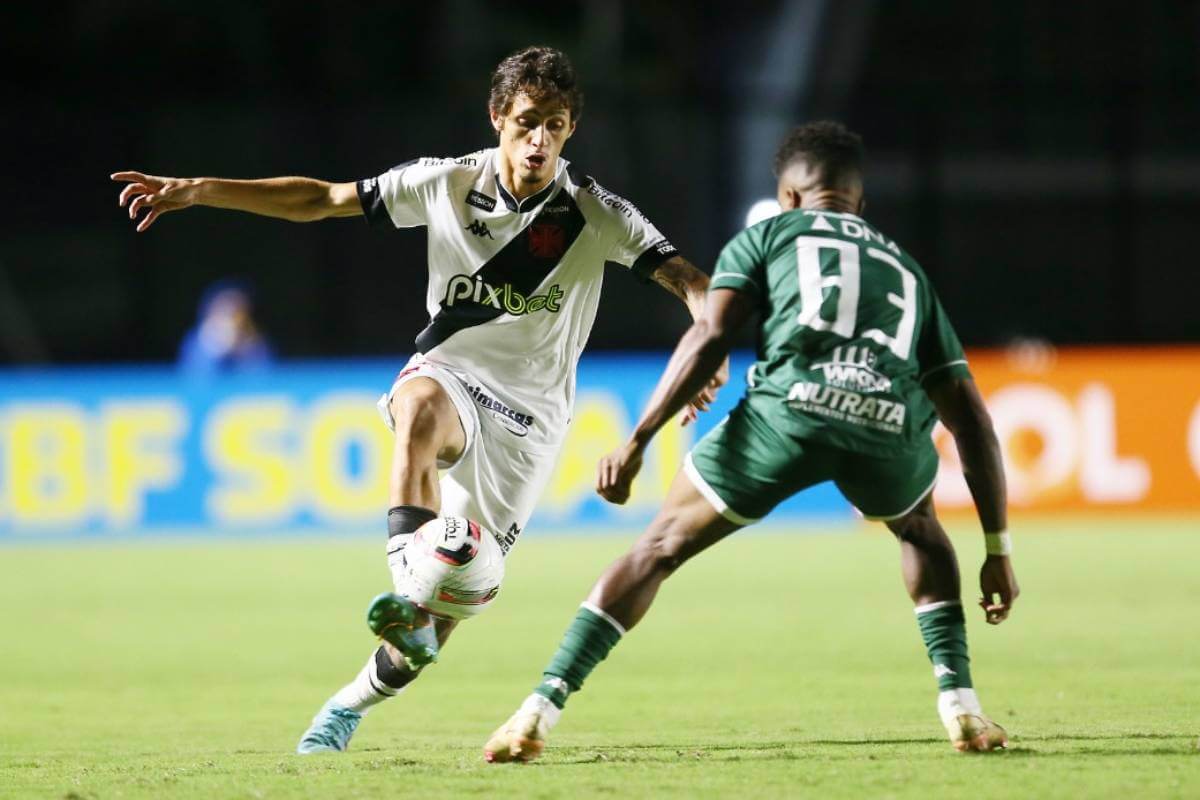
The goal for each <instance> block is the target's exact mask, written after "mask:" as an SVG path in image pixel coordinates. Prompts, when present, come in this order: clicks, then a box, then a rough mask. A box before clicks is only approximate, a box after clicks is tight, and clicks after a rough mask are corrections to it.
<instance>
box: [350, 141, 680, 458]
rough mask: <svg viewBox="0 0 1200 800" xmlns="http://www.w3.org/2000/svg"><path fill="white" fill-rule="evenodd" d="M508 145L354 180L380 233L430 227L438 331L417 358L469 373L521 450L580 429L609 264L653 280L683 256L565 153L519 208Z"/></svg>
mask: <svg viewBox="0 0 1200 800" xmlns="http://www.w3.org/2000/svg"><path fill="white" fill-rule="evenodd" d="M499 157H500V153H499V150H498V149H496V148H492V149H488V150H480V151H479V152H476V153H472V154H470V155H467V156H463V157H461V158H421V159H417V160H415V161H410V162H408V163H406V164H401V165H399V166H397V167H393V168H392V169H391V170H389V171H387V172H385V173H384V174H383V175H380V176H379V177H377V178H367V179H365V180H362V181H359V182H358V196H359V200H360V202H361V203H362V207H363V213H364V214H366V216H367V219H368V220H369V221H370V222H371V223H372V224H385V225H389V226H395V227H397V228H407V227H413V226H417V225H425V226H426V227H427V228H428V229H429V288H428V291H427V293H426V307H427V308H428V310H429V318H430V321H429V325H428V326H427V327H426V328H425V330H423V331H421V333H420V334H419V335H418V336H417V341H416V345H417V350H418V351H419V352H421V353H423V354H424V355H425V357H426V359H428V360H429V361H431V362H433V363H435V364H440V365H444V366H446V367H448V368H450V369H451V370H454V371H457V372H459V373H465V374H466V375H468V376H470V377H471V379H472V380H473V381H477V382H478V383H479V384H480V385H479V386H468V387H467V390H468V392H470V394H471V395H472V397H473V398H474V400H475V401H476V403H478V404H479V405H480V406H481V407H482V408H483V409H486V410H487V411H488V412H490V413H491V414H492V416H494V417H495V418H496V419H498V420H499V421H500V422H501V423H502V424H503V425H504V427H505V428H506V429H507V430H508V431H509V432H510V433H511V434H513V436H514V437H516V438H515V439H514V442H513V443H514V444H515V445H516V446H518V447H529V448H533V449H544V448H551V447H553V448H557V446H558V445H559V444H560V443H561V441H562V438H563V436H564V435H565V433H566V428H567V423H568V422H569V421H570V415H571V406H572V403H573V402H574V397H575V367H576V363H577V361H578V360H579V354H580V353H581V352H582V351H583V347H584V345H585V344H586V343H587V339H588V334H589V333H590V332H591V329H592V323H593V321H594V320H595V318H596V307H597V305H598V303H599V300H600V286H601V283H602V282H603V279H604V265H605V263H607V262H615V263H617V264H621V265H623V266H626V267H629V268H631V269H633V271H634V272H635V273H636V274H637V275H639V277H643V278H646V277H648V276H649V275H650V273H652V272H653V271H654V269H655V268H656V267H658V265H659V264H661V263H662V262H663V261H665V260H666V259H668V258H670V257H671V256H672V255H674V254H675V252H676V250H675V247H674V246H673V245H672V244H671V243H670V242H668V241H667V240H666V238H665V237H664V236H663V235H662V234H661V233H659V232H658V230H657V229H656V228H655V227H654V225H652V224H651V223H650V221H649V220H648V219H646V217H645V216H644V215H643V214H642V213H641V212H640V211H638V210H637V208H635V207H634V206H633V204H632V203H630V202H628V201H627V200H624V199H622V198H620V197H618V196H617V195H615V194H612V193H611V192H609V191H606V190H605V189H603V188H601V187H600V185H599V184H597V183H596V182H595V181H593V180H592V179H591V178H590V177H588V176H586V175H583V174H582V173H580V172H579V171H578V170H576V169H575V168H572V167H570V165H569V163H568V162H567V161H566V160H565V159H562V158H560V159H559V160H558V172H557V174H556V175H555V177H554V180H552V181H551V182H550V183H549V184H547V186H546V187H545V188H544V189H542V190H541V191H540V192H538V193H537V194H535V195H532V196H530V197H527V198H525V199H524V200H522V201H518V200H517V199H516V198H514V197H513V196H512V194H511V193H510V192H509V191H508V190H507V189H505V187H504V186H503V184H502V183H501V181H500V178H499V173H498V166H497V165H498V159H499Z"/></svg>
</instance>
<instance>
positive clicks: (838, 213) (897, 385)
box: [484, 122, 1019, 762]
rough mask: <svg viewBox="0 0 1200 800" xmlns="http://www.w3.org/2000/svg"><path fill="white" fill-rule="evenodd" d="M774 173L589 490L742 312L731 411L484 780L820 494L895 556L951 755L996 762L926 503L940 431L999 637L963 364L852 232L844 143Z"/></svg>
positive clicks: (495, 752) (786, 147)
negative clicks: (739, 550) (753, 219)
mask: <svg viewBox="0 0 1200 800" xmlns="http://www.w3.org/2000/svg"><path fill="white" fill-rule="evenodd" d="M775 170H776V175H777V176H778V179H779V183H778V196H779V203H780V205H781V207H782V209H783V211H782V213H781V214H779V215H778V216H776V217H774V218H772V219H769V220H767V221H765V222H762V223H759V224H758V225H755V226H753V227H751V228H748V229H746V230H745V231H743V232H742V233H740V234H739V235H738V236H736V237H734V239H733V240H732V241H730V242H729V244H728V245H726V247H725V249H724V250H723V251H722V253H721V256H720V258H719V259H718V261H717V266H716V269H715V271H714V274H713V279H712V283H711V285H710V290H709V297H708V302H707V307H706V309H705V313H704V315H703V317H701V318H700V319H699V321H697V322H696V323H695V324H694V325H693V326H692V327H691V329H690V330H688V332H687V333H686V334H685V335H684V337H683V339H682V340H681V341H680V343H679V346H678V347H677V348H676V350H675V353H674V355H673V356H672V357H671V360H670V363H669V364H668V365H667V369H666V371H665V373H664V374H663V377H662V379H661V380H660V382H659V384H658V387H657V389H656V390H655V392H654V395H653V396H652V397H651V399H650V402H649V405H648V407H647V408H646V411H645V413H644V414H643V415H642V418H641V420H640V421H639V422H638V425H637V427H636V428H635V430H634V432H633V435H632V437H631V438H630V440H629V441H628V443H626V444H625V445H624V446H623V447H621V448H619V449H618V450H616V451H615V452H613V453H611V454H610V455H608V456H606V457H605V458H604V459H602V460H601V462H600V465H599V469H598V476H597V491H598V492H599V493H600V495H601V496H603V497H604V498H605V499H607V500H609V501H611V502H614V503H624V502H625V501H626V500H627V499H628V497H629V490H630V484H631V482H632V481H633V478H634V476H636V475H637V472H638V469H639V468H640V466H641V463H642V454H643V453H644V452H645V449H646V446H647V445H648V443H649V442H650V440H651V438H652V437H653V436H654V434H655V433H656V432H657V431H658V430H659V429H660V428H661V427H662V426H663V425H664V424H666V422H667V421H668V420H670V419H671V417H672V416H673V415H674V414H676V413H677V412H678V411H679V410H681V409H682V408H683V407H684V405H685V404H686V402H687V400H688V399H689V398H691V397H693V396H694V395H695V394H696V392H698V391H699V390H700V389H701V388H702V387H703V386H704V385H705V382H706V381H707V380H708V379H709V377H710V376H712V375H713V373H714V372H715V371H716V370H717V368H718V366H719V365H720V364H721V362H722V359H724V358H725V355H726V353H728V351H729V349H730V347H731V345H732V342H733V336H734V334H735V333H736V331H737V330H738V329H739V328H740V327H741V326H742V325H743V324H744V323H745V322H746V321H747V320H748V319H749V318H750V317H751V315H752V314H753V313H754V312H755V311H758V312H759V313H760V315H761V320H762V321H761V323H760V330H759V347H758V354H757V356H758V357H757V362H756V363H755V364H754V367H753V368H752V370H751V373H750V376H749V379H748V382H749V388H748V390H747V392H746V395H745V397H744V398H742V400H741V402H740V403H739V404H738V406H737V407H736V408H735V409H734V410H733V411H732V412H731V413H730V415H729V417H728V418H727V419H726V420H725V421H724V422H723V423H721V424H720V425H718V426H717V427H716V428H714V429H713V430H712V431H710V432H709V433H708V434H707V435H706V436H705V437H704V438H702V439H701V440H700V441H699V442H698V443H697V444H696V446H695V448H694V449H693V450H692V452H691V453H690V454H689V455H688V457H687V460H686V462H685V464H684V467H683V469H682V470H681V471H680V473H679V474H678V475H677V476H676V478H675V482H674V484H673V485H672V487H671V490H670V492H669V493H668V496H667V499H666V502H665V504H664V506H663V509H662V510H661V511H660V512H659V514H658V516H657V517H656V518H655V519H654V521H653V522H652V523H651V524H650V527H649V528H648V529H647V530H646V532H645V533H644V534H643V535H642V536H641V537H640V538H639V539H638V540H637V542H636V543H635V544H634V545H633V547H632V548H631V549H630V550H629V552H628V553H626V554H625V555H624V556H622V557H621V558H619V559H617V561H615V562H614V563H613V564H612V565H611V566H610V567H609V568H608V569H607V570H606V571H605V572H604V574H603V575H601V576H600V580H599V581H597V583H596V585H595V587H594V588H593V589H592V592H591V594H590V595H589V596H588V599H587V600H586V601H585V602H584V603H583V605H582V607H581V608H580V610H579V613H578V615H577V616H576V618H575V620H574V622H573V623H572V624H571V626H570V627H569V628H568V630H567V632H566V635H565V636H564V637H563V640H562V643H561V644H560V645H559V648H558V651H557V652H556V653H555V655H554V657H553V659H552V660H551V661H550V664H549V666H547V667H546V669H545V672H544V674H543V680H542V682H541V684H540V685H538V686H537V688H536V689H535V690H534V692H533V694H531V695H530V696H529V697H528V698H527V699H526V700H525V702H524V703H523V704H522V705H521V707H520V708H519V709H518V710H517V712H516V713H515V714H513V716H512V717H511V718H509V720H508V721H507V722H506V723H505V724H504V725H502V726H501V727H500V728H499V730H497V731H496V732H495V733H494V734H493V735H492V738H491V739H490V740H489V741H488V742H487V744H486V745H485V747H484V756H485V758H487V760H488V761H497V762H502V761H529V760H532V759H534V758H536V757H537V756H538V755H539V754H540V753H541V752H542V749H543V748H544V747H545V741H546V735H547V733H548V732H549V730H550V728H551V727H553V725H554V724H555V723H556V722H557V721H558V718H559V715H560V714H561V712H562V708H563V704H564V703H565V702H566V700H567V697H568V695H569V694H570V693H571V692H575V691H578V690H579V689H580V687H581V686H582V685H583V682H584V680H585V679H586V678H587V676H588V675H589V674H590V673H591V671H592V670H593V669H594V668H595V667H596V665H597V664H598V663H599V662H600V661H601V660H603V659H604V658H605V657H606V656H607V655H608V652H609V651H610V650H611V649H612V647H613V646H614V645H616V643H617V642H618V641H619V640H620V638H621V636H622V635H624V633H625V632H626V631H627V630H629V629H630V628H631V627H633V626H634V625H636V624H637V623H638V621H639V620H640V619H641V618H642V617H643V616H644V615H645V613H646V611H647V610H648V609H649V608H650V604H651V602H653V600H654V596H655V594H656V593H657V591H658V587H659V586H660V585H661V584H662V582H663V581H664V580H665V579H666V578H667V577H668V576H669V575H671V573H673V572H674V571H675V570H676V569H678V568H679V566H680V565H681V564H682V563H683V562H684V561H686V560H687V559H689V558H691V557H692V556H694V555H696V554H697V553H699V552H700V551H702V550H704V549H705V548H707V547H709V546H710V545H712V544H715V543H716V542H717V541H719V540H720V539H722V538H724V537H725V536H727V535H728V534H730V533H732V532H734V531H736V530H738V529H739V528H742V527H744V526H746V525H750V524H752V523H753V522H756V521H757V520H758V519H760V518H762V517H763V516H765V515H766V514H767V513H768V512H769V511H770V510H771V509H772V508H774V507H775V506H776V505H777V504H779V503H780V502H781V501H782V500H784V499H786V498H787V497H789V496H790V495H792V494H795V493H796V492H799V491H801V490H802V489H805V488H807V487H809V486H812V485H814V484H816V483H820V482H822V481H826V480H832V481H834V483H835V484H836V485H837V487H838V488H839V489H840V490H841V492H842V494H843V495H844V496H845V497H846V498H847V499H848V500H849V501H850V502H851V503H853V504H854V505H855V506H856V507H857V508H858V509H859V511H861V512H862V514H863V515H864V516H866V517H867V518H868V519H877V520H882V521H884V522H885V523H886V524H887V526H888V528H890V529H891V531H892V533H894V534H895V536H896V538H897V539H898V540H899V544H900V559H901V568H902V572H903V576H904V583H905V586H906V588H907V589H908V593H909V595H910V596H911V597H912V601H913V604H914V606H915V611H916V616H917V623H918V626H919V628H920V632H921V635H922V637H923V639H924V641H925V645H926V648H927V650H928V653H929V658H930V661H931V663H932V664H933V672H934V677H935V678H936V680H937V685H938V699H937V708H938V713H939V716H940V717H941V720H942V723H943V724H944V725H945V727H946V731H947V733H948V734H949V737H950V741H951V743H952V744H953V745H954V747H955V748H956V749H957V750H960V751H988V750H994V749H997V748H1002V747H1004V746H1005V745H1006V744H1007V737H1006V735H1005V732H1004V729H1003V728H1001V727H1000V726H999V725H997V724H995V723H994V722H992V721H991V720H990V719H988V718H987V716H985V715H984V713H983V710H982V708H981V707H980V704H979V699H978V697H977V695H976V693H975V690H974V688H973V686H972V683H971V674H970V668H969V659H968V655H967V641H966V628H965V618H964V615H963V608H962V603H961V600H960V586H959V573H958V563H957V560H956V558H955V554H954V548H953V546H952V545H951V544H950V540H949V539H948V538H947V536H946V533H945V531H943V529H942V527H941V525H940V524H939V523H938V520H937V517H936V516H935V514H934V509H933V502H932V500H931V498H930V494H931V492H932V490H933V484H934V479H935V477H936V474H937V461H938V459H937V452H936V451H935V449H934V447H933V444H932V441H931V439H930V431H931V430H932V428H933V425H934V423H935V421H936V420H937V419H938V418H940V419H941V420H942V422H943V423H944V424H945V425H946V427H947V428H948V429H949V430H950V432H951V433H952V434H953V435H954V439H955V443H956V445H957V448H958V452H959V456H960V458H961V460H962V464H963V470H964V473H965V475H966V479H967V484H968V486H969V487H970V490H971V494H972V497H973V498H974V501H975V507H976V509H977V512H978V515H979V519H980V522H981V524H982V527H983V531H984V536H985V543H986V551H987V557H986V560H985V561H984V564H983V568H982V569H981V571H980V575H979V583H980V589H981V591H982V595H983V596H982V599H981V600H980V605H981V606H982V608H983V611H984V614H985V617H986V619H987V621H988V622H989V623H991V624H999V623H1000V622H1002V621H1004V619H1006V618H1007V617H1008V614H1009V612H1010V610H1011V608H1012V604H1013V601H1014V600H1016V597H1017V594H1018V591H1019V590H1018V588H1017V581H1016V577H1015V576H1014V574H1013V569H1012V564H1011V563H1010V560H1009V552H1010V550H1011V545H1010V543H1009V537H1008V534H1007V533H1006V532H1005V525H1006V511H1005V483H1004V471H1003V465H1002V463H1001V458H1000V448H999V445H998V443H997V440H996V435H995V433H994V431H993V429H992V424H991V419H990V418H989V417H988V413H987V410H986V408H985V407H984V404H983V400H982V398H981V397H980V394H979V391H978V389H977V388H976V386H975V383H974V381H973V380H972V379H971V374H970V372H969V371H968V369H967V363H966V359H965V358H964V357H963V352H962V346H961V345H960V344H959V341H958V337H957V336H956V335H955V333H954V329H953V328H952V327H951V325H950V322H949V320H948V319H947V317H946V313H945V311H944V310H943V309H942V307H941V304H940V303H939V302H938V299H937V296H936V295H935V294H934V291H933V288H932V286H930V284H929V281H928V279H927V278H926V277H925V275H924V273H923V272H922V271H921V268H920V267H919V266H918V265H917V263H916V262H915V261H914V260H913V259H912V258H911V257H910V256H909V255H908V254H907V253H905V252H904V251H903V250H901V249H900V247H899V246H898V245H897V244H896V243H895V242H893V241H892V240H891V239H889V238H888V237H886V236H884V235H883V234H881V233H879V232H878V231H876V230H875V228H873V227H872V226H871V225H870V224H869V223H867V222H866V221H865V220H863V218H862V217H861V216H859V214H860V213H861V212H862V209H863V183H862V141H861V139H860V138H859V137H858V136H857V135H855V134H853V133H851V132H850V131H848V130H847V129H846V128H845V127H844V126H842V125H840V124H838V123H833V122H814V123H810V124H807V125H802V126H800V127H799V128H796V129H795V130H793V131H792V132H791V133H790V134H789V135H788V136H787V138H786V139H785V140H784V142H783V144H782V145H781V147H780V149H779V152H778V154H777V156H776V161H775Z"/></svg>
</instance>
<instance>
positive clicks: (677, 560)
mask: <svg viewBox="0 0 1200 800" xmlns="http://www.w3.org/2000/svg"><path fill="white" fill-rule="evenodd" d="M637 550H638V556H639V557H640V558H641V559H642V560H643V561H644V562H646V563H647V565H648V566H649V567H650V569H652V570H653V571H654V572H659V573H663V574H666V575H669V574H671V573H672V572H674V571H675V570H677V569H679V567H680V566H681V565H682V564H683V562H685V561H687V560H688V557H689V556H690V555H691V553H690V551H689V548H688V546H687V538H686V537H685V536H681V535H679V534H678V533H673V532H672V531H670V530H669V529H668V530H665V531H661V532H657V533H654V534H651V535H650V536H647V537H645V538H643V539H642V540H641V541H640V542H638V544H637Z"/></svg>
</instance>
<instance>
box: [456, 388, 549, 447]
mask: <svg viewBox="0 0 1200 800" xmlns="http://www.w3.org/2000/svg"><path fill="white" fill-rule="evenodd" d="M467 393H468V394H469V395H471V398H472V399H473V400H474V401H475V402H476V403H478V404H479V405H481V406H482V407H484V408H486V409H487V410H488V411H491V412H492V416H493V417H494V418H495V419H496V420H497V421H498V422H499V423H500V424H501V425H503V426H504V427H505V429H506V430H507V431H508V432H509V433H511V434H513V435H514V436H528V435H529V426H530V425H532V424H533V415H532V414H526V413H524V412H521V411H517V410H516V409H514V408H509V407H508V406H506V405H505V404H504V403H501V402H500V401H499V400H497V399H496V398H494V397H492V396H491V395H489V394H488V393H487V392H485V391H483V389H481V388H480V387H478V386H471V385H470V384H467Z"/></svg>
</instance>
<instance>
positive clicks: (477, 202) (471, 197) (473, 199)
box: [467, 189, 496, 211]
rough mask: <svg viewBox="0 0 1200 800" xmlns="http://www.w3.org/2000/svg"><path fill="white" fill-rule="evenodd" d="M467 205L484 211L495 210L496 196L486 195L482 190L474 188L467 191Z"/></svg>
mask: <svg viewBox="0 0 1200 800" xmlns="http://www.w3.org/2000/svg"><path fill="white" fill-rule="evenodd" d="M467 205H469V206H475V207H476V208H481V209H483V210H484V211H495V210H496V198H494V197H488V196H487V195H486V194H484V193H483V192H477V191H475V190H474V189H472V190H471V191H469V192H467Z"/></svg>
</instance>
